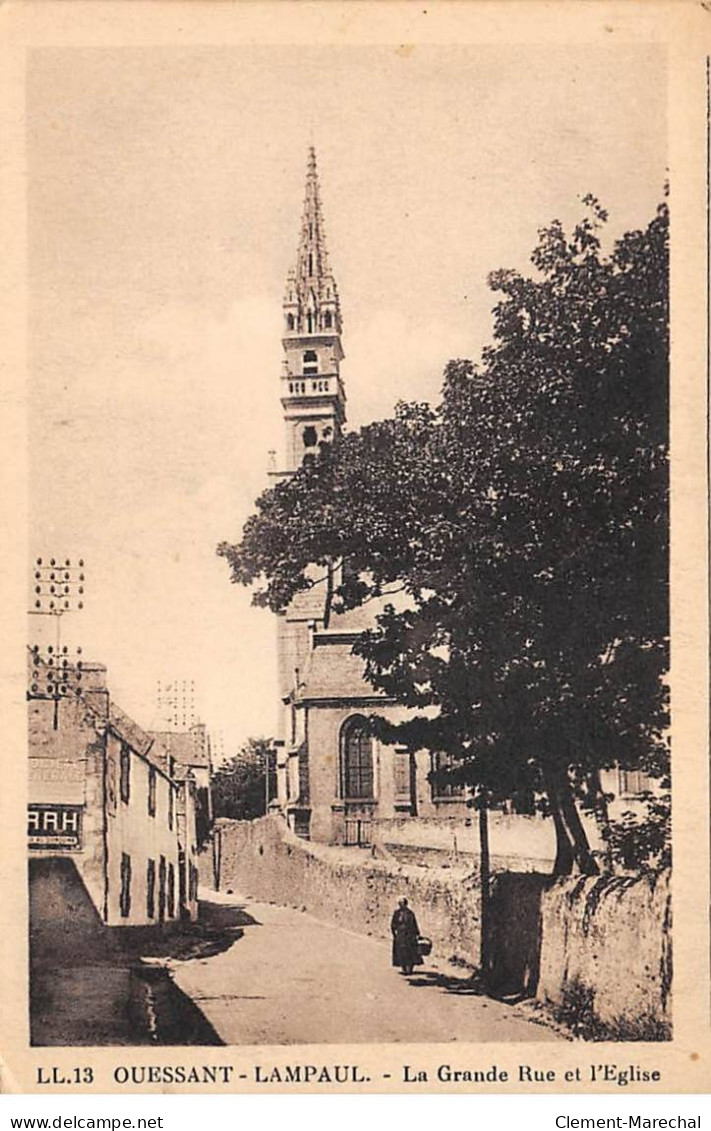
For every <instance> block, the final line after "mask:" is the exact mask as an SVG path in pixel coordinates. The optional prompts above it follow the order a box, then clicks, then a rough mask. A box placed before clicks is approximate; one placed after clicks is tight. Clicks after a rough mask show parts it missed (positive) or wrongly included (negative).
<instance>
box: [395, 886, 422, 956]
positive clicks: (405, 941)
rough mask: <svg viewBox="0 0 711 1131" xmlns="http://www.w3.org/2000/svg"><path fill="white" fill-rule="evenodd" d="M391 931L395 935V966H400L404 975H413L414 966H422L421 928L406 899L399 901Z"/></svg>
mask: <svg viewBox="0 0 711 1131" xmlns="http://www.w3.org/2000/svg"><path fill="white" fill-rule="evenodd" d="M390 930H391V931H392V933H393V966H400V967H401V969H402V972H403V974H411V973H412V970H413V967H414V966H421V965H422V955H421V954H420V947H419V944H418V939H419V937H420V928H419V927H418V926H417V919H416V918H415V916H414V913H413V912H412V911H411V910H410V908H409V907H408V905H407V900H406V899H401V900H400V901H399V904H398V909H397V911H396V912H395V914H394V915H393V917H392V921H391V923H390Z"/></svg>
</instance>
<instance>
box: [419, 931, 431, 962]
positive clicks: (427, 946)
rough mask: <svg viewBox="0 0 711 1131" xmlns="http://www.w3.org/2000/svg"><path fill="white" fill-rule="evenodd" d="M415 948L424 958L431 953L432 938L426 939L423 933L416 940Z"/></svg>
mask: <svg viewBox="0 0 711 1131" xmlns="http://www.w3.org/2000/svg"><path fill="white" fill-rule="evenodd" d="M417 949H418V950H419V952H420V954H421V955H422V957H423V958H426V957H427V955H428V954H431V953H432V939H428V938H426V937H425V936H424V935H420V937H419V938H418V940H417Z"/></svg>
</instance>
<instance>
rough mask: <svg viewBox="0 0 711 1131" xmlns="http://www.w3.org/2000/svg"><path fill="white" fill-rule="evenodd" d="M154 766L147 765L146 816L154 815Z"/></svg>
mask: <svg viewBox="0 0 711 1131" xmlns="http://www.w3.org/2000/svg"><path fill="white" fill-rule="evenodd" d="M156 776H157V775H156V768H155V766H149V767H148V816H149V817H155V815H156Z"/></svg>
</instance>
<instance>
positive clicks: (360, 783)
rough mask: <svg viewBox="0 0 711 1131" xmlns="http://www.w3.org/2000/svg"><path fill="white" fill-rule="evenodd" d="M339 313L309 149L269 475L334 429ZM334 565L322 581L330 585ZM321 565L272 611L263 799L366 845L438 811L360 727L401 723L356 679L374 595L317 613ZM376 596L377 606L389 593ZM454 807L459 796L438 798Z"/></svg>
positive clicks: (341, 417)
mask: <svg viewBox="0 0 711 1131" xmlns="http://www.w3.org/2000/svg"><path fill="white" fill-rule="evenodd" d="M341 329H342V323H341V308H340V302H339V298H338V289H337V287H336V281H335V279H334V277H333V274H332V272H331V268H330V266H329V262H328V255H327V252H326V239H325V234H324V226H323V215H322V212H321V199H320V190H319V182H318V174H317V171H316V155H315V153H314V150H313V149H310V150H309V156H308V166H307V172H306V194H305V200H304V207H303V213H302V219H301V232H300V236H299V244H298V251H297V258H296V266H295V267H294V268H293V270H291V271H290V272H289V275H288V277H287V283H286V291H285V295H284V330H283V337H282V345H283V349H284V358H283V372H282V375H281V379H280V393H281V404H282V408H283V411H284V429H285V438H284V450H283V454H282V460H281V463H280V465H279V470H276V469H275V470H274V471H272V473H271V475H272V481H273V482H274V481H276V482H279V481H284V480H285V479H288V478H289V477H290V476H291V475H293V474H294V473H295V472H296V471H298V469H299V467H300V466H301V463H302V461H303V459H304V457H305V456H306V455H307V454H309V453H312V454H314V455H315V454H316V453H317V452H318V450H319V446H320V445H322V444H324V443H330V442H331V441H333V440H334V439H335V438H336V437H337V436H338V435H339V434H340V432H341V430H342V428H343V426H344V424H345V419H346V394H345V389H344V387H343V381H342V379H341V372H340V367H341V361H342V360H343V356H344V354H343V348H342V346H341ZM338 568H339V567H338V564H336V566H335V576H332V578H331V580H332V581H333V583H334V584H336V585H337V584H338ZM325 574H326V567H324V566H322V567H316V566H314V567H313V569H312V571H311V580H312V583H313V584H312V586H311V588H310V589H308V590H305V591H304V592H301V593H298V594H297V595H296V597H295V598H294V600H293V601H292V602H291V603H290V604H289V606H288V607H287V608H286V609H284V610H283V611H282V612H281V613H280V614H279V616H278V621H277V654H278V678H279V697H280V724H279V732H280V733H279V738H278V740H277V743H276V746H277V791H276V792H277V796H276V797H275V798H274V797H273V798H272V800H271V804H272V807H273V808H277V809H278V810H280V811H281V813H282V814H283V815H284V817H285V818H286V820H287V821H288V824H289V827H290V828H291V829H292V830H293V831H294V832H296V833H297V834H298V835H300V836H302V837H308V838H310V839H312V840H317V841H325V842H326V843H337V844H354V845H355V844H360V845H362V844H368V843H370V840H371V836H372V832H373V828H374V826H375V823H377V822H381V821H383V820H385V821H388V820H389V821H392V820H398V819H399V820H402V819H406V818H411V817H414V816H416V815H417V814H423V815H432V814H433V813H435V812H436V811H437V807H436V805H434V804H433V803H432V800H431V796H430V795H431V791H430V788H429V786H428V784H427V773H428V771H429V769H430V758H429V755H426V754H425V753H424V752H420V754H419V757H418V758H417V759H416V758H415V756H414V755H413V754H410V753H408V752H407V751H405V750H401V749H398V748H393V747H385V746H383V745H381V744H380V743H379V742H378V741H377V740H376V739H375V738H374V737H373V736H372V735H371V733H370V731H369V726H368V718H369V716H370V715H372V714H373V713H377V714H378V715H381V716H384V717H386V718H389V719H390V720H391V721H393V722H396V721H400V720H402V719H403V718H405V717H406V716H407V710H406V709H405V708H403V707H401V706H399V705H398V704H396V703H395V702H394V701H393V700H391V699H389V698H388V697H387V696H385V695H383V694H382V693H380V692H377V691H375V689H374V688H373V687H372V686H371V685H370V684H369V683H368V682H367V680H366V679H365V678H364V671H363V661H362V660H361V659H360V658H359V657H357V656H355V655H354V654H353V650H352V649H353V644H354V643H355V641H356V640H357V639H358V637H359V635H360V634H361V633H362V632H363V630H364V629H366V628H369V627H372V626H373V625H374V623H375V617H376V615H377V613H378V612H379V611H380V608H379V603H378V602H371V603H369V604H368V606H367V608H363V609H354V610H351V611H350V612H348V613H340V614H334V615H331V616H330V617H329V618H327V616H326V603H327V590H328V588H329V587H328V584H327V578H326V576H325ZM392 599H393V598H392V597H390V596H384V597H383V598H382V602H381V603H382V604H384V603H386V602H387V601H388V600H392ZM446 800H447V801H448V802H449V803H450V808H449V812H450V813H451V812H452V807H451V803H452V802H454V807H455V808H456V807H457V804H458V803H459V805H461V806H462V807H463V806H464V799H463V798H459V797H456V796H455V797H452V796H448V797H447V799H446Z"/></svg>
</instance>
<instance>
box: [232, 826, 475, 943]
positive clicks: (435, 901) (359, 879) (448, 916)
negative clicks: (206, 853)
mask: <svg viewBox="0 0 711 1131" xmlns="http://www.w3.org/2000/svg"><path fill="white" fill-rule="evenodd" d="M216 835H217V837H218V839H219V842H220V858H221V883H220V887H221V889H222V890H226V889H228V888H234V889H235V890H237V891H239V892H240V893H241V894H243V895H245V896H251V897H252V898H254V899H257V900H261V901H266V902H269V901H271V902H274V903H280V904H284V905H286V906H291V907H298V908H300V909H302V910H304V911H308V912H310V913H311V914H312V915H315V916H316V917H317V918H320V919H324V920H327V921H328V922H331V923H337V924H338V925H340V926H343V927H346V928H348V929H349V930H352V931H356V932H359V933H361V934H370V935H375V936H377V937H380V938H390V919H391V917H392V914H393V911H394V910H395V908H396V906H397V901H398V899H400V898H402V897H403V896H404V897H405V898H407V899H408V900H409V902H410V906H411V907H412V909H413V911H414V912H415V915H416V916H417V918H418V922H419V926H420V930H421V931H422V932H423V933H424V934H426V935H427V936H429V937H430V938H431V939H432V941H433V944H434V953H435V954H436V955H437V956H438V957H439V958H442V959H450V958H455V957H456V958H459V959H463V960H464V961H466V962H470V963H471V964H472V965H476V964H478V961H479V950H480V902H479V890H478V884H477V881H476V879H471V878H467V876H466V875H465V874H464V873H463V872H461V871H460V872H457V871H455V870H454V869H447V870H445V869H424V868H416V867H406V866H401V867H399V866H397V865H396V864H392V863H390V862H387V861H382V860H378V859H377V858H375V857H374V856H372V855H371V854H370V852H368V850H365V849H352V848H346V849H344V848H340V849H339V848H332V847H329V846H326V845H318V844H314V843H310V842H305V841H302V840H299V839H298V838H297V837H295V836H292V834H290V833H289V832H287V831H286V830H285V828H284V825H283V823H282V822H281V821H280V820H279V818H277V817H265V818H262V819H261V820H258V821H226V820H225V821H219V822H218V823H217V829H216Z"/></svg>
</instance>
